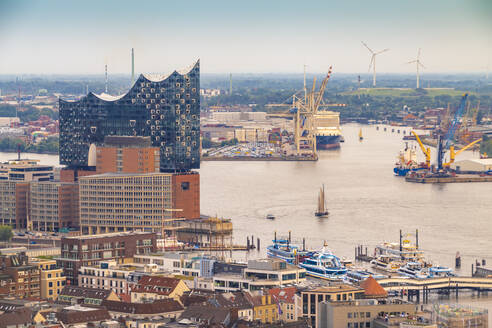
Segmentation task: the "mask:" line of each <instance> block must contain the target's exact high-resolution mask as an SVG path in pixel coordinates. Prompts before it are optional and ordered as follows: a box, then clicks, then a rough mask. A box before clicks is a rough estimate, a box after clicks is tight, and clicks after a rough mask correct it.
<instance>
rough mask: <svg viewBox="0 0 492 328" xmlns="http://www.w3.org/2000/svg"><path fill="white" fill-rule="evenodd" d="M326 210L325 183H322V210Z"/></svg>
mask: <svg viewBox="0 0 492 328" xmlns="http://www.w3.org/2000/svg"><path fill="white" fill-rule="evenodd" d="M324 211H326V199H325V185H324V184H323V212H324Z"/></svg>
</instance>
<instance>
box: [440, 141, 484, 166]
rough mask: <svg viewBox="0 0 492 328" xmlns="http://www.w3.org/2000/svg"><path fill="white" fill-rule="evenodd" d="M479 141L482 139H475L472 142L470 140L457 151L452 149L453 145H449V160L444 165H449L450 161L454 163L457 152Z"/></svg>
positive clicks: (459, 152)
mask: <svg viewBox="0 0 492 328" xmlns="http://www.w3.org/2000/svg"><path fill="white" fill-rule="evenodd" d="M480 141H482V139H477V140H475V141H473V142H470V143H469V144H468V145H466V146H465V147H463V148H461V149H460V150H458V151H457V152H455V151H454V146H451V147H449V162H448V163H444V166H449V165H451V163H454V160H455V158H456V156H458V155H459V154H461V153H462V152H463V151H465V150H467V149H468V148H470V147H472V146H473V145H475V144H477V143H479V142H480Z"/></svg>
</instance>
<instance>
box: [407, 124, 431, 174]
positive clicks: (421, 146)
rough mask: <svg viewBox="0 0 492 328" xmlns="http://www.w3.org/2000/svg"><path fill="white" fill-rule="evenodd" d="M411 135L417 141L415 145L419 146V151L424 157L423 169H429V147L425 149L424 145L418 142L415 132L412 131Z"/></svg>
mask: <svg viewBox="0 0 492 328" xmlns="http://www.w3.org/2000/svg"><path fill="white" fill-rule="evenodd" d="M412 134H413V135H414V136H415V139H416V140H417V143H418V144H419V146H420V149H421V150H422V153H424V155H425V167H426V168H429V167H430V162H431V150H430V148H429V147H427V148H425V146H424V144H423V143H422V141H421V140H420V138H419V136H418V135H417V133H415V131H412Z"/></svg>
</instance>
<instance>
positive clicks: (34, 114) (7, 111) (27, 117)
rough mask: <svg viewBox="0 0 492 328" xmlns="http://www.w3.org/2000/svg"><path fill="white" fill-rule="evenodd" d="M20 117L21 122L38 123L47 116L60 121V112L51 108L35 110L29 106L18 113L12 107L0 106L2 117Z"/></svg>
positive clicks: (0, 115)
mask: <svg viewBox="0 0 492 328" xmlns="http://www.w3.org/2000/svg"><path fill="white" fill-rule="evenodd" d="M16 115H17V116H18V117H19V119H20V121H21V122H29V121H36V120H37V119H39V117H40V116H41V115H46V116H48V117H51V118H52V119H54V120H57V119H58V112H55V111H53V110H51V109H50V108H47V107H46V108H40V109H39V108H35V107H32V106H27V108H26V109H25V110H23V111H17V108H16V107H15V106H12V105H0V117H15V116H16Z"/></svg>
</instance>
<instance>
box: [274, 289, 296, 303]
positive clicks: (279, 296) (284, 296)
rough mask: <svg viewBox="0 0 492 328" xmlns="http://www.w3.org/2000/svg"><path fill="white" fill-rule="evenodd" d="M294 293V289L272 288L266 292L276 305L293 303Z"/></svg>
mask: <svg viewBox="0 0 492 328" xmlns="http://www.w3.org/2000/svg"><path fill="white" fill-rule="evenodd" d="M296 292H297V288H296V287H285V288H272V289H269V290H268V294H270V295H271V296H272V299H273V300H274V301H275V302H277V303H278V302H282V303H294V297H295V295H296Z"/></svg>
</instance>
